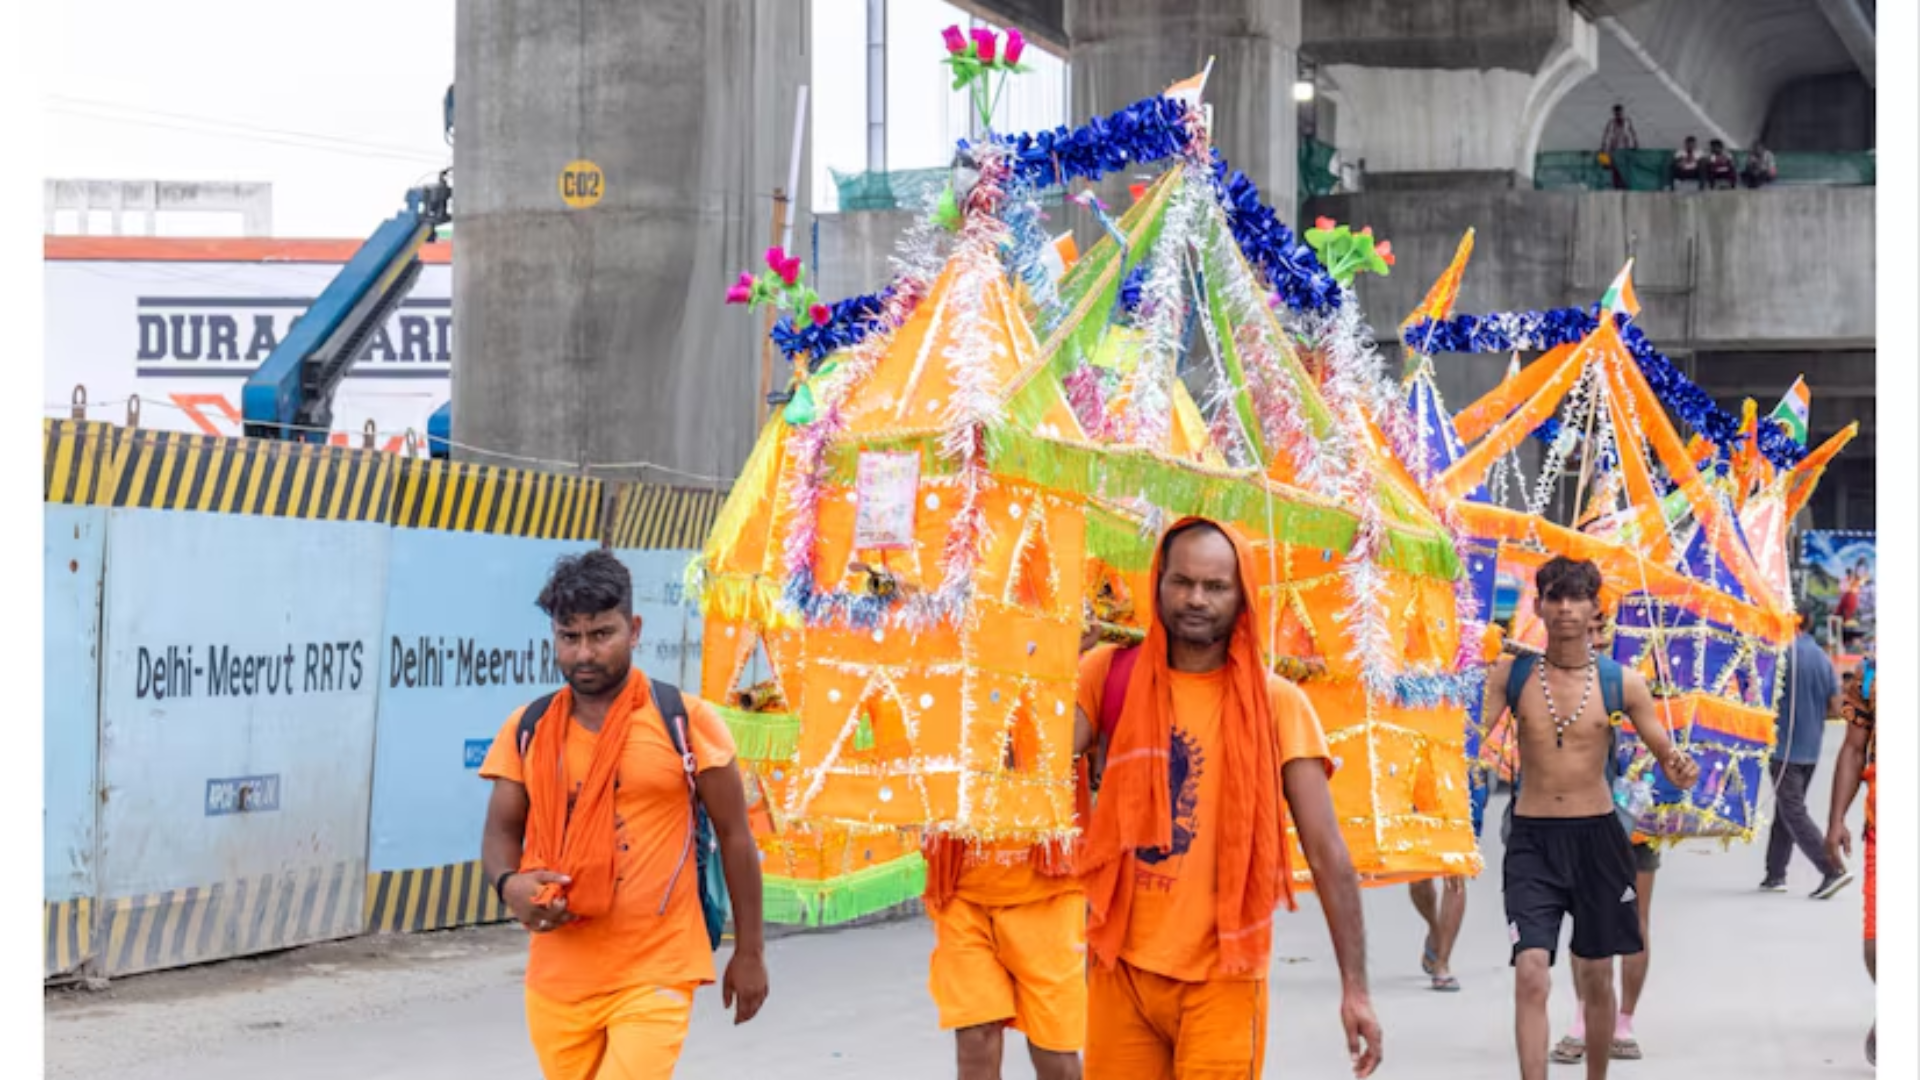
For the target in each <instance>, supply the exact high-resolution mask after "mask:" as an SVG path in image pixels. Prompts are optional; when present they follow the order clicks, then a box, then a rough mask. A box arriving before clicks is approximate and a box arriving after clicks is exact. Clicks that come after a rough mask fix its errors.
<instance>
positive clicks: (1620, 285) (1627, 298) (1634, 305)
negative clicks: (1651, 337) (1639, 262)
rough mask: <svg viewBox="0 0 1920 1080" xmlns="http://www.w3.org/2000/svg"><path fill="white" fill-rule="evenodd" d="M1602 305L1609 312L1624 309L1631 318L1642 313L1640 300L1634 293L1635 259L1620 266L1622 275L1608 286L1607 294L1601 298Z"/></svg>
mask: <svg viewBox="0 0 1920 1080" xmlns="http://www.w3.org/2000/svg"><path fill="white" fill-rule="evenodd" d="M1600 306H1601V307H1602V308H1604V309H1606V310H1607V311H1608V312H1616V311H1624V312H1626V313H1627V318H1629V319H1631V318H1634V317H1636V316H1638V315H1639V314H1640V300H1639V298H1638V297H1636V296H1634V295H1633V260H1632V259H1628V260H1627V265H1625V266H1623V267H1621V268H1620V276H1619V277H1617V278H1614V279H1613V284H1612V285H1609V286H1607V294H1606V295H1605V296H1602V297H1601V298H1600Z"/></svg>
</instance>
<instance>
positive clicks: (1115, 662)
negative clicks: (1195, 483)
mask: <svg viewBox="0 0 1920 1080" xmlns="http://www.w3.org/2000/svg"><path fill="white" fill-rule="evenodd" d="M1251 571H1252V565H1251V563H1250V562H1249V552H1248V548H1247V545H1246V544H1245V542H1244V541H1242V540H1240V539H1239V538H1237V537H1235V536H1233V535H1232V534H1231V533H1230V532H1229V531H1228V530H1227V529H1225V528H1222V527H1221V526H1219V525H1216V524H1214V523H1212V522H1207V521H1202V520H1199V519H1187V520H1185V521H1182V522H1180V523H1179V524H1177V525H1175V526H1174V527H1173V528H1172V529H1171V530H1169V531H1168V533H1167V534H1166V537H1165V538H1164V539H1163V540H1162V541H1161V544H1160V549H1159V552H1158V554H1157V556H1156V558H1155V560H1154V568H1153V580H1154V581H1155V583H1156V588H1155V596H1154V604H1153V607H1154V611H1153V614H1152V617H1151V618H1150V619H1149V620H1148V629H1147V638H1146V641H1145V643H1144V644H1143V645H1141V646H1140V647H1139V648H1138V649H1135V650H1115V649H1112V648H1100V649H1096V650H1094V651H1093V652H1091V653H1089V654H1087V656H1086V657H1085V658H1083V659H1082V661H1081V665H1080V686H1079V694H1078V705H1079V709H1078V712H1077V714H1076V726H1077V728H1078V730H1077V732H1076V744H1077V747H1076V748H1077V749H1078V750H1080V751H1083V752H1084V751H1085V750H1087V749H1089V748H1092V747H1094V746H1096V745H1097V747H1098V749H1097V751H1096V757H1095V769H1096V771H1097V772H1098V774H1099V776H1100V788H1099V792H1100V794H1099V800H1098V801H1097V802H1096V803H1095V804H1094V807H1093V812H1092V815H1091V822H1090V824H1089V826H1088V829H1087V839H1086V845H1085V847H1084V848H1083V849H1082V851H1081V853H1080V855H1079V861H1080V864H1079V867H1078V871H1079V874H1080V879H1081V881H1082V883H1083V884H1084V885H1085V887H1086V891H1087V900H1088V917H1087V942H1088V947H1089V948H1090V949H1091V950H1092V951H1093V953H1094V957H1095V961H1096V962H1095V963H1094V964H1093V965H1092V968H1091V971H1090V972H1089V975H1088V980H1089V989H1088V1014H1089V1021H1088V1026H1087V1049H1086V1074H1087V1076H1088V1077H1089V1080H1161V1078H1165V1080H1228V1078H1233V1080H1245V1078H1247V1077H1258V1076H1260V1075H1261V1072H1262V1069H1263V1067H1264V1062H1265V1056H1266V1028H1267V969H1268V965H1269V962H1270V960H1271V956H1272V944H1273V941H1272V934H1273V914H1274V911H1275V909H1276V908H1277V907H1278V906H1279V905H1280V904H1282V903H1285V904H1286V905H1287V907H1288V908H1289V909H1292V908H1293V907H1294V902H1293V890H1292V876H1293V873H1292V867H1291V866H1290V865H1289V862H1290V859H1289V856H1288V848H1287V834H1286V817H1287V815H1288V814H1289V813H1290V814H1291V816H1292V818H1293V822H1294V825H1295V827H1296V829H1297V830H1298V832H1299V835H1300V843H1301V847H1302V848H1303V849H1304V851H1305V852H1306V856H1307V862H1308V865H1309V866H1310V868H1311V869H1312V872H1313V879H1314V883H1315V889H1316V890H1317V892H1318V893H1319V897H1320V903H1321V907H1322V909H1323V910H1324V911H1325V913H1326V918H1327V925H1328V928H1329V929H1330V930H1331V932H1332V935H1333V942H1334V953H1335V955H1336V958H1337V960H1338V962H1339V966H1340V976H1341V983H1342V990H1343V992H1342V997H1341V1003H1340V1016H1341V1021H1342V1024H1343V1025H1344V1026H1345V1028H1346V1033H1347V1045H1348V1049H1349V1051H1350V1053H1351V1055H1352V1062H1353V1070H1354V1074H1355V1075H1356V1076H1368V1075H1371V1074H1372V1072H1373V1070H1374V1069H1375V1068H1376V1067H1377V1066H1378V1065H1379V1063H1380V1056H1381V1042H1380V1025H1379V1022H1378V1021H1377V1020H1376V1019H1375V1018H1374V1014H1373V1006H1372V1003H1371V1000H1370V997H1369V994H1368V990H1367V978H1366V932H1365V927H1364V924H1363V921H1362V917H1361V907H1360V889H1359V882H1358V880H1357V879H1356V877H1355V875H1354V871H1353V864H1352V862H1351V860H1350V859H1349V857H1348V855H1347V850H1346V843H1345V841H1344V840H1342V839H1341V836H1340V830H1339V826H1338V823H1337V821H1336V819H1335V817H1334V812H1333V800H1332V796H1331V794H1330V792H1329V788H1328V784H1327V778H1328V776H1329V774H1330V773H1331V772H1332V771H1333V768H1332V763H1331V761H1330V755H1329V753H1328V751H1327V743H1326V736H1325V735H1324V734H1323V733H1322V731H1321V729H1320V724H1319V720H1318V718H1317V717H1315V716H1314V712H1313V707H1312V705H1311V704H1310V703H1309V702H1308V701H1307V698H1306V695H1304V694H1303V693H1301V692H1300V690H1299V689H1298V688H1297V687H1295V686H1294V685H1293V684H1292V683H1289V682H1287V681H1286V680H1284V679H1281V678H1279V677H1278V676H1275V675H1273V674H1272V673H1271V672H1269V671H1268V670H1267V668H1266V665H1265V661H1264V657H1263V653H1262V647H1261V642H1260V639H1259V634H1260V627H1261V625H1262V624H1263V621H1262V620H1261V619H1260V618H1259V617H1258V616H1257V612H1258V603H1257V599H1256V598H1255V597H1254V596H1252V595H1250V592H1249V588H1248V584H1247V583H1248V582H1249V581H1253V580H1257V578H1256V577H1255V575H1254V574H1253V573H1252V572H1251ZM1116 698H1118V699H1119V700H1115V699H1116ZM1283 796H1284V805H1283Z"/></svg>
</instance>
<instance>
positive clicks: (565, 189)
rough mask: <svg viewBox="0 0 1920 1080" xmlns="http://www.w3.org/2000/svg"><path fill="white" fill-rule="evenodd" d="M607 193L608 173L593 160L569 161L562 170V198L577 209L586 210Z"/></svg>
mask: <svg viewBox="0 0 1920 1080" xmlns="http://www.w3.org/2000/svg"><path fill="white" fill-rule="evenodd" d="M606 193H607V174H606V173H603V172H601V171H600V166H598V165H595V164H594V163H593V162H591V161H586V160H581V161H573V162H568V163H567V167H566V168H564V169H561V170H560V198H561V200H562V201H564V202H565V203H566V204H567V205H568V206H571V207H573V208H574V209H575V210H585V209H587V208H588V207H590V206H593V205H594V204H596V203H598V202H599V201H600V199H601V197H602V196H603V195H605V194H606Z"/></svg>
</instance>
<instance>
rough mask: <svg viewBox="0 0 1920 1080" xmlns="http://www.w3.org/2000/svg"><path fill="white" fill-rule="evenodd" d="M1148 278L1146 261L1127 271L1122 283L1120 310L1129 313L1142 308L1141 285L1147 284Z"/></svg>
mask: <svg viewBox="0 0 1920 1080" xmlns="http://www.w3.org/2000/svg"><path fill="white" fill-rule="evenodd" d="M1146 280H1147V264H1146V263H1145V262H1142V263H1140V264H1139V265H1137V266H1135V267H1134V268H1133V269H1131V270H1129V271H1127V277H1126V280H1125V281H1122V282H1121V283H1120V310H1122V311H1124V312H1126V313H1127V314H1129V315H1131V314H1133V313H1134V312H1136V311H1139V310H1140V287H1141V286H1142V285H1144V284H1146Z"/></svg>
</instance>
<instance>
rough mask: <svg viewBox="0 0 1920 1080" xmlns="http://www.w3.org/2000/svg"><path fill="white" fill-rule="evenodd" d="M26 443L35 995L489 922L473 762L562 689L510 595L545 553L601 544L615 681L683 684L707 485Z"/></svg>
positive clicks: (711, 500) (363, 459)
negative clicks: (33, 484)
mask: <svg viewBox="0 0 1920 1080" xmlns="http://www.w3.org/2000/svg"><path fill="white" fill-rule="evenodd" d="M44 436H45V442H44V453H45V459H44V477H43V488H42V495H43V498H44V501H45V503H46V505H45V507H44V522H43V523H44V530H45V537H46V544H45V552H44V567H45V574H46V577H45V581H46V586H45V588H46V596H45V599H46V620H45V623H44V629H45V633H46V637H47V640H48V641H50V642H58V643H60V647H58V648H52V649H49V650H47V653H46V669H45V677H46V681H47V685H48V687H49V693H48V695H47V704H46V710H45V715H44V719H43V723H44V725H45V731H46V747H47V751H46V760H45V780H46V792H47V814H46V819H45V838H44V845H45V848H44V850H45V867H46V872H45V880H44V892H45V901H46V902H45V917H44V926H43V931H44V934H43V936H44V938H45V954H46V957H45V969H46V976H47V977H48V978H55V977H60V976H74V975H105V976H121V975H129V974H135V973H138V972H144V971H152V970H157V969H163V968H169V967H177V966H182V965H186V964H191V963H198V962H204V961H209V960H218V959H226V958H230V957H236V956H243V955H247V954H250V953H257V952H261V951H266V950H272V949H280V948H286V947H291V946H294V945H300V944H305V943H310V942H314V941H321V940H328V939H334V938H340V937H347V936H352V935H354V934H358V933H361V932H364V931H366V930H369V929H371V930H428V929H437V928H442V927H449V926H457V925H461V924H466V923H475V922H487V921H493V920H497V919H499V918H502V917H504V914H505V913H504V912H503V911H501V909H500V907H499V904H498V901H497V900H495V899H494V897H493V896H492V894H491V891H490V890H489V889H488V888H487V883H486V882H485V881H483V880H482V878H483V875H482V873H481V871H480V866H479V861H478V855H479V846H480V830H481V826H482V822H483V820H484V815H485V806H486V794H487V792H486V785H484V784H482V783H480V782H479V780H478V778H477V770H478V767H479V763H480V760H481V759H482V758H483V757H484V756H485V754H486V751H487V749H488V748H489V746H490V745H491V740H492V737H493V735H494V733H495V732H496V731H497V730H498V728H499V725H500V723H501V722H502V721H503V720H504V719H505V717H506V716H507V715H508V714H509V713H510V712H511V711H512V709H513V708H514V707H515V706H517V705H519V704H521V703H523V702H525V701H527V700H530V699H531V698H533V697H536V696H538V695H539V694H541V693H545V692H547V691H549V690H551V689H554V688H556V687H557V686H559V685H560V682H561V679H560V676H559V672H558V668H557V664H556V663H555V658H554V657H553V655H552V636H551V633H550V631H549V628H548V626H547V623H546V620H545V617H544V616H542V615H541V614H540V612H539V611H538V609H537V608H536V607H535V605H534V599H535V597H536V595H537V594H538V591H539V588H540V585H541V584H542V583H543V582H544V580H545V578H546V575H547V573H548V571H549V570H550V569H551V567H552V564H553V561H554V560H555V559H556V558H558V557H559V556H561V555H564V554H569V553H575V552H579V551H584V550H587V549H589V548H591V547H594V546H598V545H602V544H605V545H607V546H610V547H612V548H614V549H615V550H616V552H617V554H618V556H619V557H620V558H621V559H622V560H623V561H624V562H625V563H626V564H627V565H628V567H629V568H630V569H631V570H632V572H633V575H634V589H635V598H634V599H635V612H636V614H638V615H639V616H640V617H641V619H642V620H643V629H642V639H641V644H640V648H639V650H638V652H637V655H636V658H635V659H636V663H637V665H638V666H639V668H640V669H641V670H643V671H645V672H646V673H647V674H648V675H650V676H653V677H655V678H659V679H665V680H669V681H675V682H678V683H679V684H680V685H683V686H685V687H687V688H688V689H689V690H697V688H698V682H699V673H700V653H699V642H700V636H701V631H700V625H699V622H698V619H697V617H694V616H692V613H691V610H690V608H689V607H688V605H687V604H686V601H685V596H684V576H685V572H686V567H687V563H688V561H689V560H690V559H691V558H692V556H693V554H694V552H695V551H696V550H697V549H698V548H699V546H700V544H701V542H702V541H703V540H704V539H705V536H706V533H707V531H708V530H709V529H710V528H711V527H712V523H713V518H714V516H715V515H716V514H717V513H718V511H719V508H720V504H721V501H722V498H723V496H722V495H721V494H718V493H713V492H704V491H690V490H685V489H676V488H667V487H658V486H649V485H620V486H618V487H615V488H612V489H611V490H610V489H609V487H608V486H607V485H605V484H603V483H601V482H600V481H598V480H592V479H588V478H586V477H581V476H566V475H560V474H552V473H531V472H523V471H519V470H513V469H503V468H498V467H491V466H479V465H472V464H467V463H453V462H444V461H430V460H425V459H409V458H404V457H400V456H396V455H393V454H385V453H377V452H372V451H361V450H346V449H344V448H334V447H323V446H314V445H307V444H295V443H275V442H261V441H254V440H246V439H221V438H212V437H207V436H200V435H192V434H186V433H181V432H154V431H142V430H138V429H128V428H120V427H116V426H113V425H110V424H99V423H88V422H85V421H67V420H49V421H46V422H45V425H44ZM56 689H57V691H58V692H54V691H55V690H56Z"/></svg>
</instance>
